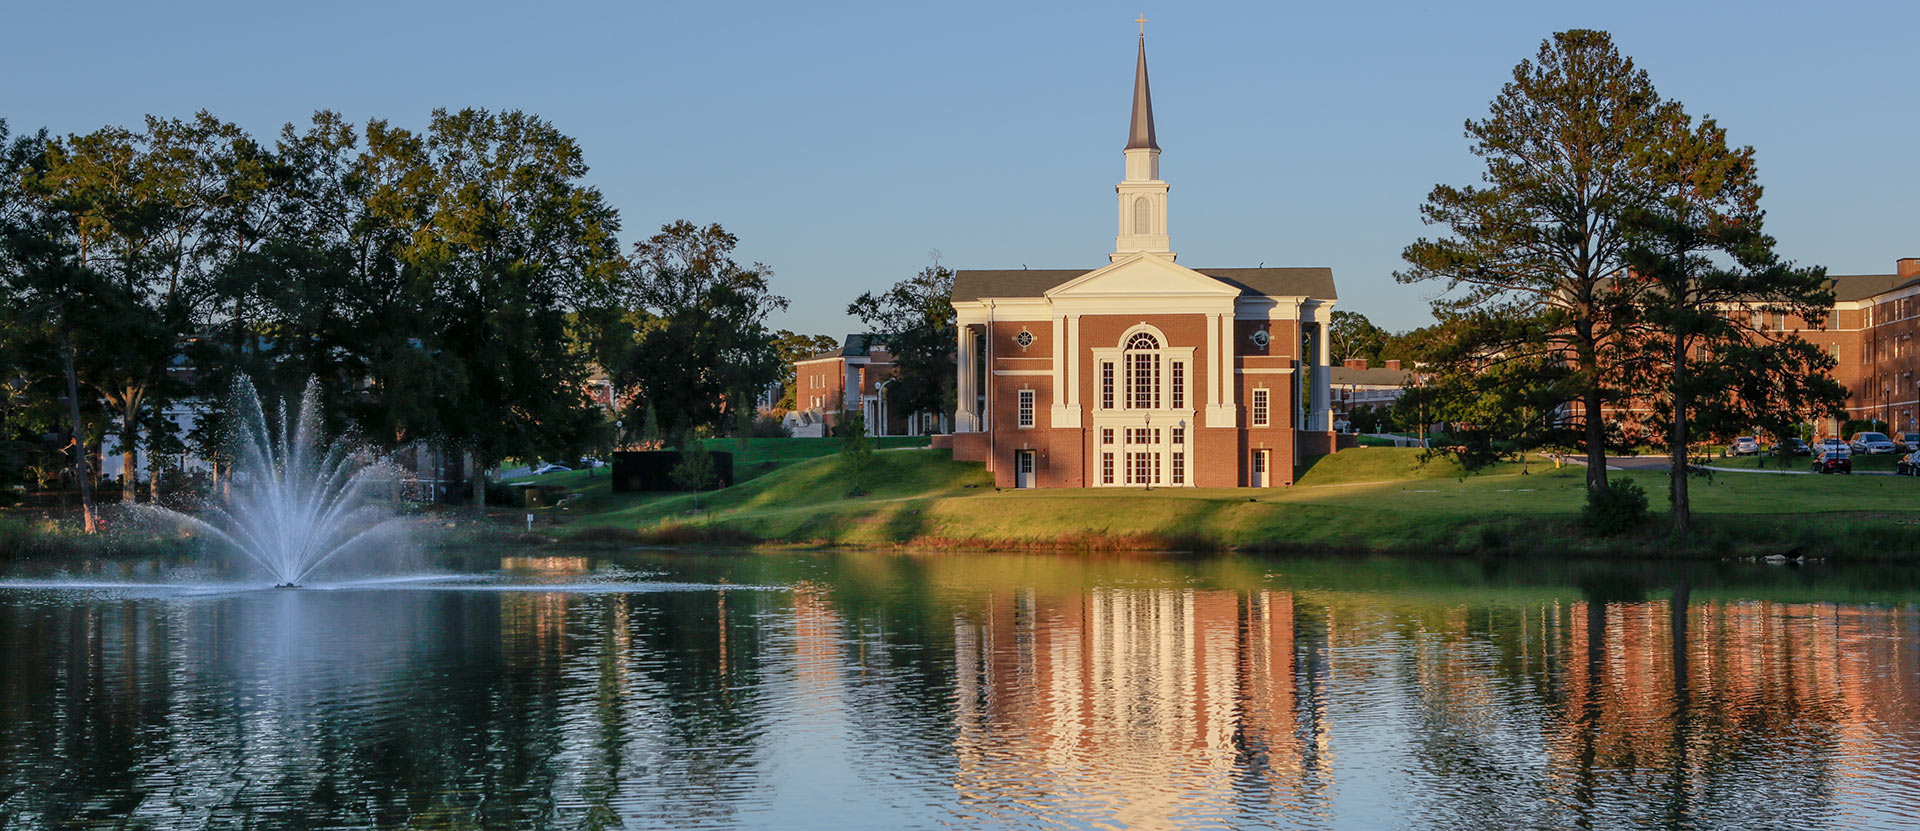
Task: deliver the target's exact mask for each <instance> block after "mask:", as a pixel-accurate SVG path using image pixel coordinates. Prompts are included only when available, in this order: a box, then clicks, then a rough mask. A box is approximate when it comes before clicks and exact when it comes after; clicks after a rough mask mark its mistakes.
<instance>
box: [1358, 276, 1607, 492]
mask: <svg viewBox="0 0 1920 831" xmlns="http://www.w3.org/2000/svg"><path fill="white" fill-rule="evenodd" d="M1537 325H1540V318H1538V317H1524V316H1521V317H1507V318H1497V317H1494V316H1493V314H1492V313H1487V312H1473V313H1462V314H1456V315H1452V316H1450V317H1449V318H1448V319H1447V320H1446V321H1445V322H1443V323H1442V324H1440V325H1438V326H1435V327H1431V328H1429V329H1426V330H1422V334H1421V338H1420V343H1421V346H1422V349H1421V351H1420V352H1418V353H1416V355H1417V358H1418V360H1419V362H1420V363H1421V364H1423V365H1424V366H1425V367H1426V369H1425V371H1424V372H1423V382H1422V383H1421V384H1420V385H1419V386H1416V387H1413V388H1411V389H1409V390H1407V391H1406V393H1405V394H1403V395H1402V396H1401V397H1400V400H1399V401H1397V402H1395V408H1396V409H1397V410H1398V411H1399V412H1400V413H1401V414H1402V416H1403V417H1406V418H1407V419H1408V420H1409V421H1412V422H1414V423H1416V424H1421V425H1424V424H1431V423H1435V422H1446V423H1447V424H1449V425H1450V426H1449V430H1448V433H1449V438H1448V440H1447V441H1448V443H1447V445H1446V446H1445V447H1441V448H1436V449H1435V450H1432V451H1429V452H1430V453H1431V452H1444V453H1450V454H1451V455H1453V456H1455V457H1456V458H1458V460H1459V461H1460V462H1461V464H1462V465H1463V466H1465V467H1466V468H1468V469H1474V468H1478V467H1480V466H1483V465H1485V464H1488V463H1490V462H1494V461H1497V460H1500V459H1505V458H1512V457H1513V456H1515V455H1518V454H1524V453H1525V452H1526V451H1527V450H1531V449H1533V448H1536V447H1541V446H1543V445H1557V444H1563V443H1566V442H1567V440H1568V438H1569V436H1568V433H1569V432H1570V431H1569V430H1567V429H1566V428H1565V427H1564V426H1563V425H1562V424H1561V423H1560V420H1559V418H1558V417H1557V416H1558V413H1559V410H1560V407H1561V405H1562V404H1564V403H1565V402H1566V401H1567V399H1568V397H1569V395H1570V394H1571V393H1572V392H1573V388H1572V387H1571V386H1570V385H1569V384H1568V383H1567V381H1568V380H1569V379H1571V378H1573V377H1575V376H1574V372H1573V370H1572V368H1571V367H1570V366H1568V364H1567V362H1566V361H1564V360H1561V359H1560V358H1558V357H1557V356H1554V355H1551V354H1547V355H1535V356H1531V357H1525V358H1520V357H1514V356H1509V355H1503V354H1498V353H1488V352H1485V351H1483V350H1484V345H1485V344H1486V343H1487V342H1489V341H1493V342H1503V343H1532V342H1538V341H1540V340H1541V339H1543V338H1544V337H1545V333H1541V332H1537V331H1530V330H1529V327H1533V326H1537Z"/></svg>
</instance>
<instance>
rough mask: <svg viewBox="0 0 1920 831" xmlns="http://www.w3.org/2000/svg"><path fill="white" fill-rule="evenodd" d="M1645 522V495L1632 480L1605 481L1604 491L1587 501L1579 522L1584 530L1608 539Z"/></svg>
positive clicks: (1614, 479) (1615, 479) (1643, 489)
mask: <svg viewBox="0 0 1920 831" xmlns="http://www.w3.org/2000/svg"><path fill="white" fill-rule="evenodd" d="M1646 519H1647V491H1646V489H1645V488H1642V487H1640V486H1639V485H1638V484H1635V483H1634V481H1633V480H1632V479H1623V478H1617V477H1616V478H1613V479H1609V480H1607V489H1606V490H1604V491H1601V492H1600V493H1599V495H1597V496H1593V497H1590V498H1588V499H1587V507H1586V509H1585V510H1583V511H1581V515H1580V520H1581V522H1582V523H1584V524H1585V525H1586V526H1587V530H1588V531H1591V532H1593V533H1595V534H1600V535H1602V536H1612V535H1614V534H1618V533H1620V532H1622V531H1626V530H1628V529H1631V528H1633V527H1634V526H1637V525H1639V524H1640V523H1642V522H1645V521H1646Z"/></svg>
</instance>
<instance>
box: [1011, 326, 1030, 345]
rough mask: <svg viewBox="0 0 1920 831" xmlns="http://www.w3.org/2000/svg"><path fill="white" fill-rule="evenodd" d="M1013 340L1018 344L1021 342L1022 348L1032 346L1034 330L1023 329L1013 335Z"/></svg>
mask: <svg viewBox="0 0 1920 831" xmlns="http://www.w3.org/2000/svg"><path fill="white" fill-rule="evenodd" d="M1013 342H1014V343H1017V344H1020V348H1021V349H1025V348H1027V347H1029V346H1032V345H1033V333H1032V332H1029V331H1027V330H1025V329H1021V330H1020V334H1018V335H1014V336H1013Z"/></svg>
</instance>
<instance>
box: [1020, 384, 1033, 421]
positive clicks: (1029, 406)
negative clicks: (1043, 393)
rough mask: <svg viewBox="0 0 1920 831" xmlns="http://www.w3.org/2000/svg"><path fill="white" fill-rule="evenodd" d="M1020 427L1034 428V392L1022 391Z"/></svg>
mask: <svg viewBox="0 0 1920 831" xmlns="http://www.w3.org/2000/svg"><path fill="white" fill-rule="evenodd" d="M1020 426H1022V427H1032V426H1033V390H1021V391H1020Z"/></svg>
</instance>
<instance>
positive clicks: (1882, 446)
mask: <svg viewBox="0 0 1920 831" xmlns="http://www.w3.org/2000/svg"><path fill="white" fill-rule="evenodd" d="M1847 445H1848V446H1849V447H1850V448H1851V449H1852V450H1853V452H1855V453H1870V454H1874V455H1879V454H1881V453H1892V452H1893V439H1890V438H1887V434H1885V433H1855V434H1853V438H1851V439H1848V440H1847Z"/></svg>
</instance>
